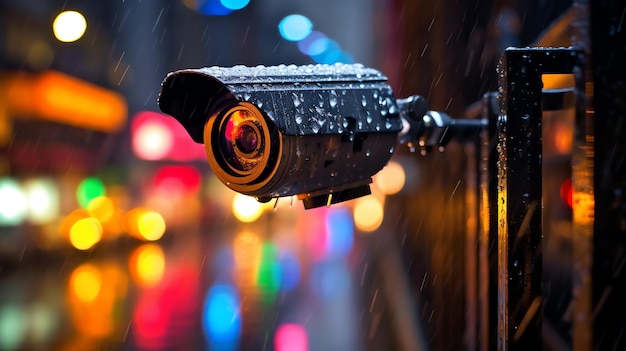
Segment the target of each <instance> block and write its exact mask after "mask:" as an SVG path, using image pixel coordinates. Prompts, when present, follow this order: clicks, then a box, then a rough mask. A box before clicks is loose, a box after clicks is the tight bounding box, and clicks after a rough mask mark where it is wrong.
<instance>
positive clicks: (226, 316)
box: [202, 284, 242, 350]
mask: <svg viewBox="0 0 626 351" xmlns="http://www.w3.org/2000/svg"><path fill="white" fill-rule="evenodd" d="M202 325H203V328H204V332H205V335H206V337H207V339H208V341H209V344H210V345H211V346H212V348H211V349H217V350H236V349H237V343H238V341H239V336H240V334H241V327H242V323H241V311H240V300H239V294H238V293H237V290H236V289H235V288H234V287H233V286H231V285H227V284H220V285H215V286H213V287H212V288H211V289H209V291H208V292H207V297H206V301H205V304H204V309H203V313H202Z"/></svg>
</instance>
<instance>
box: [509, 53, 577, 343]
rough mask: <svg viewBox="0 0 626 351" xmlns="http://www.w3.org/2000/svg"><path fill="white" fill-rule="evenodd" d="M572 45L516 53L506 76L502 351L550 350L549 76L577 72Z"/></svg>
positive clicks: (575, 54) (512, 56)
mask: <svg viewBox="0 0 626 351" xmlns="http://www.w3.org/2000/svg"><path fill="white" fill-rule="evenodd" d="M582 61H583V59H582V55H581V54H580V53H579V52H578V51H576V50H573V49H570V48H525V49H517V48H509V49H507V50H506V51H505V53H504V56H503V58H502V62H501V67H500V74H501V84H500V85H501V87H502V97H503V99H502V115H501V116H500V120H499V139H498V151H499V164H498V199H497V206H498V215H497V217H498V343H497V347H498V349H499V350H509V349H510V350H538V349H541V345H542V332H541V329H542V287H541V281H542V236H543V232H542V144H541V142H542V130H541V116H542V103H541V101H542V87H543V83H542V75H543V74H553V73H554V74H559V73H560V74H565V73H572V72H573V70H574V68H575V67H580V66H581V62H582Z"/></svg>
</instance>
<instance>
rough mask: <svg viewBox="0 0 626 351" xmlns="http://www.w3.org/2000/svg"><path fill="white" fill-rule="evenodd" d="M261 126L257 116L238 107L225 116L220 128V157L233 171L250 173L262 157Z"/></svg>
mask: <svg viewBox="0 0 626 351" xmlns="http://www.w3.org/2000/svg"><path fill="white" fill-rule="evenodd" d="M261 130H262V124H261V121H260V120H259V117H258V116H257V114H255V113H253V112H252V111H249V110H248V109H245V108H242V107H238V108H237V109H234V110H231V111H230V112H229V113H227V114H226V116H225V118H224V122H223V124H222V126H221V128H220V139H221V149H222V156H223V157H224V160H226V162H227V163H228V164H229V165H230V166H231V167H232V168H233V170H235V171H244V172H247V171H250V170H252V169H253V168H254V167H256V166H257V165H258V164H259V162H260V161H261V157H262V156H263V147H264V140H263V133H262V132H261Z"/></svg>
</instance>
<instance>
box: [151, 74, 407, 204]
mask: <svg viewBox="0 0 626 351" xmlns="http://www.w3.org/2000/svg"><path fill="white" fill-rule="evenodd" d="M386 81H387V78H386V77H385V76H384V75H382V74H381V73H380V72H379V71H377V70H375V69H371V68H366V67H364V66H363V65H360V64H334V65H322V64H319V65H305V66H295V65H290V66H286V65H280V66H257V67H247V66H234V67H210V68H200V69H184V70H179V71H176V72H172V73H170V74H168V75H167V77H166V78H165V79H164V81H163V83H162V90H161V93H160V95H159V99H158V103H159V107H160V108H161V110H162V111H163V112H165V113H167V114H169V115H171V116H173V117H174V118H175V119H176V120H178V121H179V122H180V123H181V124H182V126H183V127H184V128H185V129H186V130H187V132H188V133H189V135H190V136H191V138H192V139H193V140H194V141H196V142H198V143H203V144H204V147H205V150H206V154H207V159H208V162H209V164H210V166H211V168H212V170H213V172H214V173H215V175H216V176H217V178H218V179H220V180H221V181H222V182H223V183H224V184H225V185H227V186H228V187H230V188H231V189H233V190H235V191H237V192H240V193H243V194H246V195H250V196H254V197H255V198H257V200H259V201H261V202H266V201H269V200H271V199H273V198H278V197H283V196H293V195H297V196H298V198H299V199H300V200H303V202H304V206H305V208H307V209H309V208H313V207H319V206H324V205H330V204H334V203H338V202H341V201H345V200H350V199H353V198H356V197H359V196H364V195H367V194H370V188H369V184H370V183H371V182H372V180H371V177H372V176H373V175H374V174H376V173H377V172H378V171H380V170H381V169H382V168H383V167H384V166H385V165H386V164H387V162H388V161H389V159H390V158H391V155H392V154H393V152H394V150H395V147H396V144H397V142H398V133H399V132H400V130H401V129H402V126H403V124H402V120H401V118H400V116H399V111H398V105H397V103H396V99H395V97H394V95H393V91H392V89H391V87H390V86H389V85H388V84H387V83H386Z"/></svg>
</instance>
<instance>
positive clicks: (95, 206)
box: [87, 196, 115, 223]
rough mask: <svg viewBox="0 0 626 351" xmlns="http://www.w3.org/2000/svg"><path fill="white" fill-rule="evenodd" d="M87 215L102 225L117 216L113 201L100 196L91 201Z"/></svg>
mask: <svg viewBox="0 0 626 351" xmlns="http://www.w3.org/2000/svg"><path fill="white" fill-rule="evenodd" d="M87 213H89V215H90V216H91V217H94V218H96V219H97V220H98V221H100V223H106V222H108V221H109V220H111V218H113V215H114V214H115V205H114V204H113V200H111V199H110V198H108V197H106V196H98V197H95V198H93V199H92V200H91V201H89V205H87Z"/></svg>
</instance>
